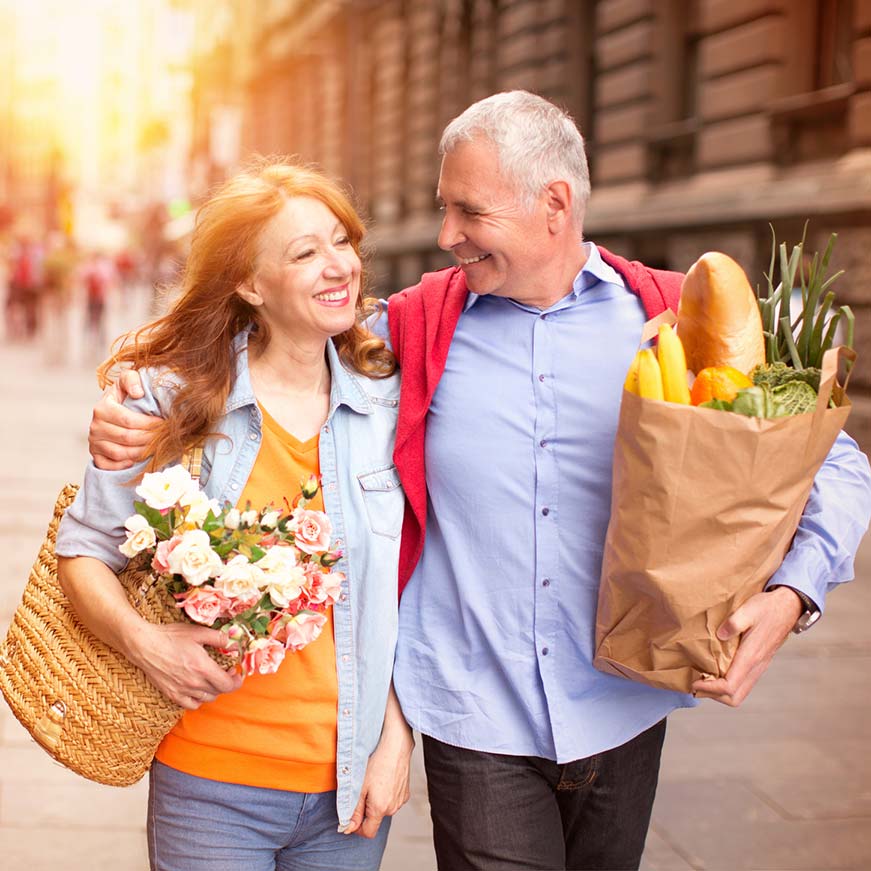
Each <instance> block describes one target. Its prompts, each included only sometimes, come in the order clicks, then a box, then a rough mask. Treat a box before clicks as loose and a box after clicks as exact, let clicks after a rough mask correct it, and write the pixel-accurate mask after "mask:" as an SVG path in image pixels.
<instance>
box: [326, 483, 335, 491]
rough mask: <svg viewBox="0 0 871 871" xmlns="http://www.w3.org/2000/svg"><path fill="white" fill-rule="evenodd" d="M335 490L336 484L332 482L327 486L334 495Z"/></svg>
mask: <svg viewBox="0 0 871 871" xmlns="http://www.w3.org/2000/svg"><path fill="white" fill-rule="evenodd" d="M335 489H336V482H335V481H330V483H329V484H327V490H329V491H330V493H332V492H333V491H334V490H335Z"/></svg>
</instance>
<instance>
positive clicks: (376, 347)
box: [97, 159, 396, 469]
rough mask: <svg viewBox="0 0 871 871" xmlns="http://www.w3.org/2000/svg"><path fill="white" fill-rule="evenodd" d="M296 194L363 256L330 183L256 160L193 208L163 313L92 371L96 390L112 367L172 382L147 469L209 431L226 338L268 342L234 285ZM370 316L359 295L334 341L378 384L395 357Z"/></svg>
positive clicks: (354, 218) (308, 171)
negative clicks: (174, 292)
mask: <svg viewBox="0 0 871 871" xmlns="http://www.w3.org/2000/svg"><path fill="white" fill-rule="evenodd" d="M300 196H306V197H313V198H315V199H317V200H320V201H321V202H322V203H324V204H325V205H326V206H327V207H328V208H329V209H330V210H331V211H332V212H333V213H334V214H335V215H336V217H337V218H338V219H339V220H340V221H341V222H342V224H343V225H344V227H345V229H346V230H347V232H348V236H349V238H350V239H351V244H352V245H353V247H354V250H355V251H356V252H357V254H358V255H359V256H361V257H362V251H361V245H362V241H363V237H364V235H365V227H364V225H363V222H362V221H361V220H360V217H359V215H358V214H357V212H356V211H355V210H354V207H353V206H352V205H351V203H350V201H349V199H348V197H347V196H346V195H345V193H344V192H343V191H342V189H341V188H340V187H339V185H338V184H337V183H336V182H334V181H333V180H332V179H330V178H328V177H327V176H325V175H324V174H323V173H322V172H320V171H319V170H317V169H314V168H313V167H310V166H303V165H298V164H294V163H290V162H288V161H286V160H283V159H282V160H276V159H270V160H266V161H261V162H259V163H258V164H256V165H254V166H252V167H251V168H250V169H248V170H246V171H244V172H242V173H240V174H239V175H236V176H235V177H233V178H232V179H230V180H229V181H227V182H225V183H224V184H223V185H221V187H220V188H219V189H218V190H217V191H216V192H215V193H214V195H213V196H211V197H210V198H209V200H208V201H207V202H206V203H204V204H203V206H202V207H201V208H200V210H199V212H198V213H197V221H196V226H195V229H194V232H193V236H192V239H191V245H190V253H189V255H188V257H187V261H186V264H185V268H184V273H183V275H182V278H181V281H180V294H179V296H178V299H177V300H176V302H175V303H174V304H173V306H172V308H171V309H170V311H169V312H168V313H167V314H166V315H164V316H163V317H161V318H158V319H157V320H155V321H153V322H151V323H150V324H147V325H146V326H144V327H142V328H141V329H139V330H136V331H134V332H133V333H131V334H129V335H127V336H124V337H122V338H121V339H119V341H118V342H117V343H116V345H115V347H114V348H113V353H112V354H111V356H110V357H109V359H107V360H106V361H105V362H104V363H102V364H101V365H100V367H99V369H98V370H97V373H98V377H99V379H100V383H101V384H102V385H103V386H105V385H106V384H107V383H108V382H109V381H110V380H111V378H112V376H113V374H114V373H116V371H117V368H118V367H119V366H120V365H131V366H132V367H133V368H136V369H140V368H142V367H145V366H149V367H157V368H160V369H164V370H166V371H168V372H171V373H174V374H176V375H178V376H179V379H178V380H179V381H180V386H179V387H178V388H177V390H176V392H175V395H174V397H173V403H172V409H171V411H170V412H169V415H168V417H167V418H166V419H165V421H164V422H163V424H162V425H161V426H160V427H158V428H157V429H156V430H155V435H154V438H153V439H152V442H151V444H150V446H149V454H150V455H151V457H152V459H151V468H152V469H157V468H161V467H162V466H164V465H166V464H167V463H170V462H173V461H174V460H177V459H178V458H179V457H181V456H182V454H183V453H184V452H185V450H187V449H189V448H191V447H192V446H195V445H197V444H201V443H202V442H203V441H204V440H205V439H206V438H207V437H208V436H209V435H211V434H213V431H214V427H215V424H216V422H217V421H218V419H219V418H220V417H221V416H222V415H223V414H224V408H225V404H226V401H227V397H228V396H229V393H230V390H231V387H232V384H233V379H234V377H235V372H236V359H235V353H234V351H233V347H232V343H233V337H234V336H235V335H236V334H237V333H239V332H240V331H241V330H243V329H244V328H245V327H246V326H248V325H249V324H251V323H253V324H255V325H256V327H257V329H256V331H254V332H252V334H251V337H250V340H249V341H250V343H252V344H254V343H257V344H265V343H267V342H268V341H269V330H268V327H267V325H266V324H265V323H264V322H263V321H262V319H261V318H260V317H259V315H258V312H257V309H256V307H254V306H252V305H249V304H248V303H247V302H245V300H243V299H242V297H240V296H239V294H238V293H237V292H236V289H237V287H239V285H240V284H242V283H243V282H245V281H247V280H248V279H250V278H251V277H252V275H253V274H254V270H255V265H256V262H255V261H256V257H257V251H258V242H259V239H260V234H261V233H262V231H263V229H264V227H265V225H266V224H267V223H268V221H269V220H270V219H271V218H272V217H273V216H274V215H276V214H277V213H278V212H279V211H280V210H281V208H282V206H283V205H284V203H285V202H286V201H287V199H288V198H290V197H300ZM364 278H365V273H364ZM364 285H365V282H364ZM374 311H375V300H374V299H371V298H364V297H363V294H362V293H361V294H360V296H359V297H358V298H357V322H356V323H355V325H354V326H353V327H352V328H351V329H350V330H347V331H346V332H344V333H341V334H339V335H338V336H335V337H334V338H333V341H334V343H335V345H336V349H337V351H338V353H339V356H340V358H341V359H342V361H343V362H344V363H345V364H346V365H347V366H348V367H349V368H351V369H353V370H355V371H356V372H359V373H360V374H362V375H365V376H367V377H370V378H385V377H387V376H388V375H391V374H392V373H393V372H394V371H395V369H396V360H395V358H394V356H393V354H392V353H391V352H390V350H389V349H388V348H387V347H386V346H385V344H384V342H383V341H382V340H381V339H379V338H378V337H376V336H374V335H373V334H372V333H370V332H369V331H368V330H367V329H366V328H365V327H364V326H363V321H364V320H365V319H366V318H367V317H368V316H369V315H371V314H372V313H373V312H374Z"/></svg>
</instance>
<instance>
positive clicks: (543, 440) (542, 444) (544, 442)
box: [538, 439, 547, 448]
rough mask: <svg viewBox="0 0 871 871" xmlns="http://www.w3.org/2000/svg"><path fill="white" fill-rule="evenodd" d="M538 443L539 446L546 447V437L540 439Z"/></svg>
mask: <svg viewBox="0 0 871 871" xmlns="http://www.w3.org/2000/svg"><path fill="white" fill-rule="evenodd" d="M538 444H539V447H542V448H546V447H547V439H542V440H541V441H540V442H539V443H538Z"/></svg>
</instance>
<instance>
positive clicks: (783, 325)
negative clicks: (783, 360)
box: [780, 317, 804, 369]
mask: <svg viewBox="0 0 871 871" xmlns="http://www.w3.org/2000/svg"><path fill="white" fill-rule="evenodd" d="M780 330H781V335H782V337H783V339H784V340H785V342H786V350H787V352H788V353H789V357H790V359H791V360H792V365H793V366H794V367H795V368H796V369H802V368H804V367H803V366H802V365H801V356H800V355H799V353H798V348H796V346H795V341H794V340H793V338H792V330H791V329H790V326H789V318H788V317H786V318H781V319H780Z"/></svg>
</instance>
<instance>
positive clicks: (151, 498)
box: [136, 466, 197, 511]
mask: <svg viewBox="0 0 871 871" xmlns="http://www.w3.org/2000/svg"><path fill="white" fill-rule="evenodd" d="M196 486H197V484H196V482H195V481H194V480H193V478H191V475H190V472H188V470H187V469H186V468H185V467H184V466H170V467H169V468H168V469H164V470H163V471H162V472H146V473H145V474H144V475H143V476H142V482H141V483H140V485H139V486H138V487H137V488H136V492H137V493H138V494H139V495H140V496H141V497H142V498H143V499H144V500H145V504H146V505H147V506H148V507H149V508H155V509H156V510H158V511H163V510H165V509H166V508H172V506H173V505H175V504H176V502H178V501H179V500H180V499H181V498H182V497H183V496H184V495H185V494H187V493H189V492H190V491H191V490H193V489H195V488H196Z"/></svg>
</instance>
